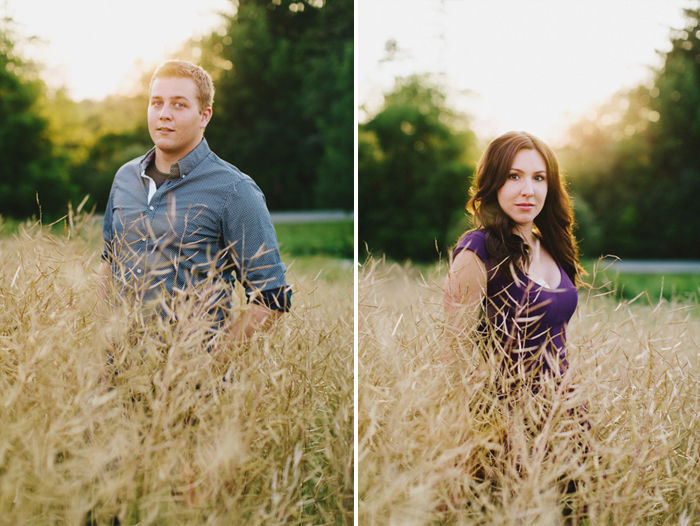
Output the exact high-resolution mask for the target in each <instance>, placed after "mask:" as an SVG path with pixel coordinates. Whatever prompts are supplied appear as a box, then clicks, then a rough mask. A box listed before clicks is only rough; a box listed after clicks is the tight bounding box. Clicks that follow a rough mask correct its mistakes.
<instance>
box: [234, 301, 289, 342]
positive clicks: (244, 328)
mask: <svg viewBox="0 0 700 526" xmlns="http://www.w3.org/2000/svg"><path fill="white" fill-rule="evenodd" d="M282 314H283V313H282V312H281V311H278V310H273V309H270V308H269V307H266V306H265V305H260V304H259V303H251V304H250V305H248V308H246V309H245V310H244V311H243V313H242V314H241V315H240V316H239V318H238V319H237V320H236V321H235V322H234V323H233V326H232V327H231V336H233V338H234V339H236V340H237V341H243V340H247V339H248V338H250V337H251V336H252V335H253V333H255V332H258V331H262V332H264V331H267V330H269V329H270V327H272V325H273V324H274V323H275V321H276V320H277V319H278V318H279V317H280V316H282Z"/></svg>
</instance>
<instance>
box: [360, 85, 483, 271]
mask: <svg viewBox="0 0 700 526" xmlns="http://www.w3.org/2000/svg"><path fill="white" fill-rule="evenodd" d="M474 144H475V138H474V135H473V133H472V132H471V131H470V130H469V128H468V126H467V120H466V118H465V117H464V116H462V115H459V114H457V113H455V112H454V111H452V110H451V109H450V108H449V107H448V106H447V103H446V98H445V95H444V93H443V92H442V91H441V90H440V89H439V88H438V87H437V86H436V85H434V84H433V83H431V82H430V80H429V79H428V78H426V77H417V76H413V77H409V78H405V79H397V81H396V87H395V89H394V91H393V92H392V93H390V94H388V95H386V97H385V100H384V106H383V108H382V109H381V111H379V113H377V114H376V115H375V116H374V117H373V118H372V119H371V120H369V121H368V122H367V123H365V124H362V125H360V128H359V135H358V171H359V173H358V203H359V204H358V215H359V217H358V220H359V236H360V239H359V242H360V243H361V244H362V243H366V244H367V246H368V247H369V249H370V251H373V252H383V253H386V254H387V255H388V256H390V257H392V258H395V259H403V258H411V259H413V260H417V261H430V260H434V259H436V258H437V257H438V253H437V251H436V246H437V250H439V251H440V252H441V253H443V254H444V253H445V250H446V249H447V245H448V243H451V242H452V241H454V240H452V239H447V232H448V229H449V227H450V225H451V223H452V222H453V221H454V218H455V214H456V213H457V214H459V210H460V209H463V208H464V205H465V203H466V201H467V199H468V188H469V180H470V177H471V176H472V173H473V150H474Z"/></svg>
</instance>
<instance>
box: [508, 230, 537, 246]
mask: <svg viewBox="0 0 700 526" xmlns="http://www.w3.org/2000/svg"><path fill="white" fill-rule="evenodd" d="M513 233H514V234H518V235H519V236H520V237H522V238H523V241H525V243H527V244H528V245H530V246H531V247H534V246H535V243H536V241H537V237H536V236H535V233H534V232H533V231H532V226H516V227H515V228H514V229H513Z"/></svg>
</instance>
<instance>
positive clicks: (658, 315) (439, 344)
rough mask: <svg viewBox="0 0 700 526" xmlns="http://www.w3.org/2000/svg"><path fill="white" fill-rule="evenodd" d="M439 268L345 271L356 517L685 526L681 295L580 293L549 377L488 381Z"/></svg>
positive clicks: (686, 372) (386, 521) (696, 395)
mask: <svg viewBox="0 0 700 526" xmlns="http://www.w3.org/2000/svg"><path fill="white" fill-rule="evenodd" d="M444 275H445V269H444V267H443V268H442V269H437V270H435V272H434V274H432V275H430V276H425V277H423V276H422V275H420V273H419V272H417V271H416V270H415V269H412V268H410V267H400V266H389V265H388V264H386V263H383V262H381V261H374V262H372V261H370V262H368V263H367V264H366V265H364V267H363V269H362V270H361V272H360V283H359V324H360V325H359V342H358V358H359V379H358V420H359V422H358V425H359V431H358V444H359V449H358V462H359V481H358V486H359V487H358V498H359V510H360V512H359V524H361V525H363V526H370V525H373V526H374V525H423V524H426V525H427V524H454V525H550V524H551V525H554V524H575V523H578V524H591V525H598V524H605V525H621V524H625V525H626V524H635V525H637V524H658V525H683V526H685V525H691V524H692V525H695V524H700V499H699V498H698V495H700V465H699V462H700V454H699V449H698V448H699V446H700V387H699V386H698V374H699V372H700V346H699V344H700V309H699V307H698V304H697V303H696V302H690V301H689V300H683V301H670V302H668V301H665V300H662V301H660V302H659V300H658V299H652V298H647V297H646V296H641V297H639V298H637V299H635V300H634V301H623V302H619V301H618V300H614V299H613V297H612V296H611V295H600V294H601V293H600V290H603V289H598V290H597V289H595V288H594V289H592V290H591V291H590V292H589V291H585V290H584V291H582V292H581V294H580V304H579V308H578V310H577V312H576V314H575V315H574V319H573V320H572V322H571V324H570V325H569V329H568V336H569V341H570V354H569V363H570V367H569V371H568V373H567V375H565V377H564V378H563V380H562V381H561V383H560V384H554V383H548V384H544V385H543V386H542V387H541V388H540V389H535V390H532V389H529V388H524V389H503V383H502V379H499V374H498V372H499V370H498V366H497V365H495V364H494V363H493V354H489V353H486V356H484V355H483V353H482V352H481V351H480V350H479V349H478V348H477V346H476V345H475V344H474V343H473V342H466V341H465V342H461V344H456V345H454V346H452V347H449V348H447V346H446V344H445V340H444V338H443V330H444V316H443V312H442V305H441V301H442V292H441V290H440V286H442V283H443V280H444ZM594 285H595V284H594ZM600 285H602V283H600Z"/></svg>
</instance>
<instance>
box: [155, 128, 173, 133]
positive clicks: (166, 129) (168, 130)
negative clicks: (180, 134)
mask: <svg viewBox="0 0 700 526" xmlns="http://www.w3.org/2000/svg"><path fill="white" fill-rule="evenodd" d="M156 130H158V131H160V132H171V131H175V130H173V129H171V128H163V127H161V128H156Z"/></svg>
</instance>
